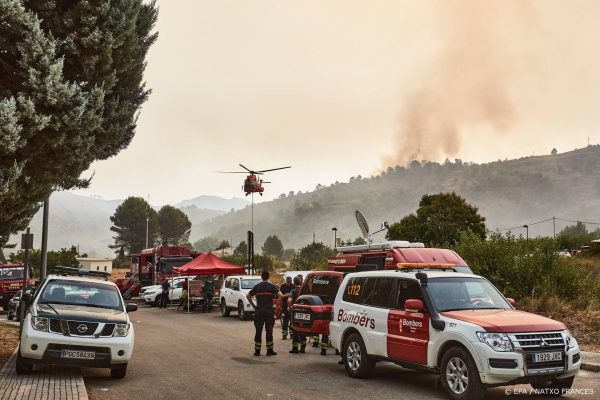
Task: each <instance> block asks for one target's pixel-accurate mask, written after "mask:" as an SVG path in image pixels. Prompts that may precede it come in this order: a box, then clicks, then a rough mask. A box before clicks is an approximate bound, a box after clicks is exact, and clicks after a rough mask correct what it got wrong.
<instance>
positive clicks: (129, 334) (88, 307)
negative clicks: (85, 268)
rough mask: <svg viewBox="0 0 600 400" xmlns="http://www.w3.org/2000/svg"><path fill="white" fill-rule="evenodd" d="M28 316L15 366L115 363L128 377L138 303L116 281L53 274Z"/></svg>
mask: <svg viewBox="0 0 600 400" xmlns="http://www.w3.org/2000/svg"><path fill="white" fill-rule="evenodd" d="M24 300H25V301H27V302H28V303H30V304H31V306H30V307H29V311H28V313H27V315H26V316H25V319H24V321H23V325H22V326H23V329H22V331H21V337H20V343H19V350H18V353H17V363H16V370H17V373H18V374H26V373H30V372H31V371H32V370H33V364H60V365H67V366H76V367H92V368H110V375H111V377H113V378H123V377H124V376H125V374H126V372H127V363H128V362H129V360H130V358H131V354H132V352H133V343H134V330H133V325H132V324H131V321H130V320H129V315H128V314H127V313H128V312H132V311H136V310H137V305H135V304H127V305H125V304H124V302H123V297H122V296H121V293H120V292H119V289H118V288H117V285H115V284H114V283H112V282H108V281H102V280H98V279H90V278H81V277H71V276H58V275H50V276H48V277H47V278H46V280H45V281H44V282H43V283H42V285H41V287H40V288H39V290H37V291H36V294H35V298H31V295H25V296H24Z"/></svg>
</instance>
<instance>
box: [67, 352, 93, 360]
mask: <svg viewBox="0 0 600 400" xmlns="http://www.w3.org/2000/svg"><path fill="white" fill-rule="evenodd" d="M60 356H61V357H62V358H78V359H83V360H93V359H95V358H96V352H94V351H80V350H63V351H62V353H61V355H60Z"/></svg>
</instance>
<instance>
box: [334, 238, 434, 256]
mask: <svg viewBox="0 0 600 400" xmlns="http://www.w3.org/2000/svg"><path fill="white" fill-rule="evenodd" d="M397 247H398V248H404V249H409V248H424V247H425V245H424V244H423V243H410V242H408V241H406V240H391V241H389V242H381V243H372V244H370V245H368V244H356V245H350V246H338V247H337V250H338V251H339V252H340V253H357V252H360V251H368V250H391V249H393V248H397Z"/></svg>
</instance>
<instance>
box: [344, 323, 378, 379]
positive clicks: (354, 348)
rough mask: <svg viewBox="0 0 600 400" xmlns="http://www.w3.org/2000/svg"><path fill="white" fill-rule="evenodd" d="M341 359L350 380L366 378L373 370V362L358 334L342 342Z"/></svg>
mask: <svg viewBox="0 0 600 400" xmlns="http://www.w3.org/2000/svg"><path fill="white" fill-rule="evenodd" d="M342 359H343V360H344V367H345V368H346V372H347V373H348V375H350V376H351V377H352V378H357V379H364V378H368V377H369V376H371V374H372V373H373V369H374V368H375V361H374V360H373V359H372V358H371V357H369V355H368V354H367V348H366V346H365V342H364V341H363V339H362V337H361V336H360V334H358V333H353V334H351V335H350V336H348V338H347V339H346V340H345V341H344V344H343V346H342Z"/></svg>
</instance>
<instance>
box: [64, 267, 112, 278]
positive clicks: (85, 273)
mask: <svg viewBox="0 0 600 400" xmlns="http://www.w3.org/2000/svg"><path fill="white" fill-rule="evenodd" d="M53 269H54V270H55V271H56V272H58V273H59V274H60V275H77V276H95V277H99V278H104V280H108V277H109V276H110V272H104V271H88V270H85V269H79V268H73V267H54V268H53Z"/></svg>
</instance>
